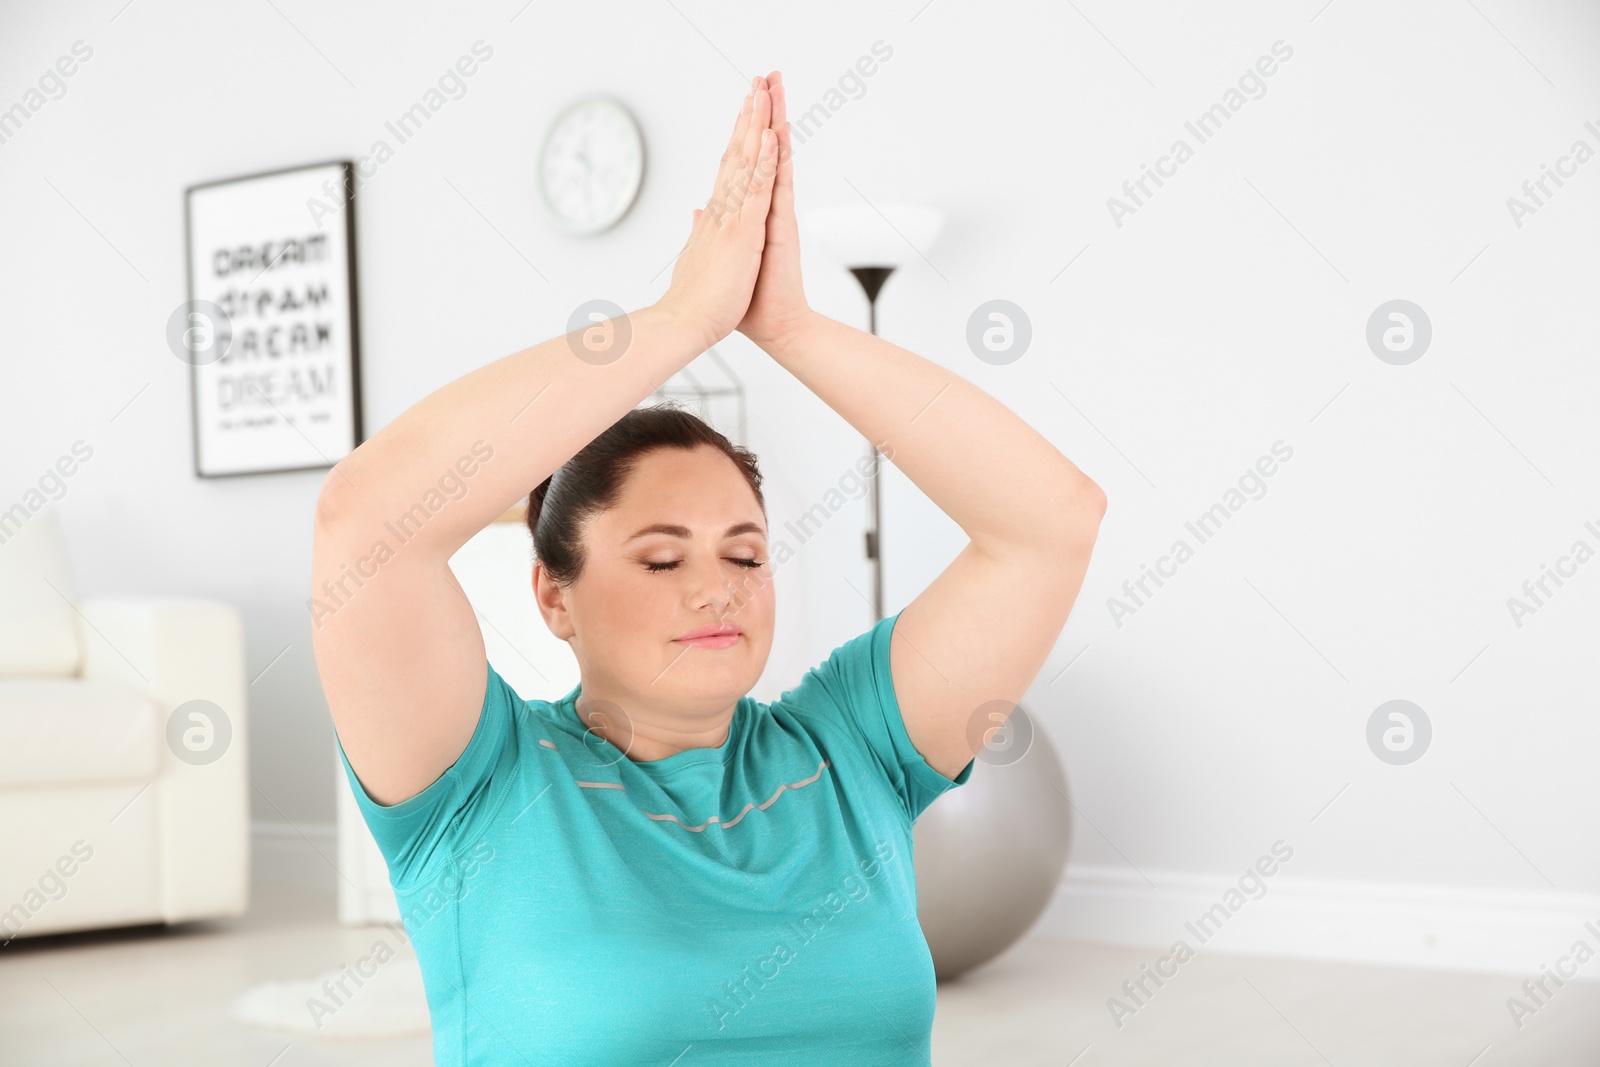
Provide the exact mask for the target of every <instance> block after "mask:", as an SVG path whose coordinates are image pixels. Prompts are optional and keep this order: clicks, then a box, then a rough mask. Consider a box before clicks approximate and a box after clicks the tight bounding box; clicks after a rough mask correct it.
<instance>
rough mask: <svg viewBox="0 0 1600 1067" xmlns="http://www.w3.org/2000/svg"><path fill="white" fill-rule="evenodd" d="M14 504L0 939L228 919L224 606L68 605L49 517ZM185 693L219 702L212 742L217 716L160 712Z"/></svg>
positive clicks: (0, 765)
mask: <svg viewBox="0 0 1600 1067" xmlns="http://www.w3.org/2000/svg"><path fill="white" fill-rule="evenodd" d="M23 512H24V509H22V508H21V506H20V505H19V506H18V507H16V508H13V509H12V510H11V511H9V512H4V513H0V944H3V943H5V942H8V941H10V940H11V939H13V938H17V937H29V936H35V935H39V934H48V933H57V932H60V931H65V930H81V929H88V928H96V927H113V926H128V925H137V924H143V923H169V924H170V923H176V922H182V921H185V920H191V919H206V918H215V917H221V916H234V915H241V914H243V912H244V910H245V908H246V906H247V904H248V897H249V884H250V847H249V845H250V826H249V807H250V796H249V793H250V786H249V776H248V768H249V745H248V718H247V714H246V706H245V696H246V682H245V664H244V637H243V627H242V624H241V620H240V617H239V613H238V611H237V610H236V609H235V608H233V607H232V606H230V605H228V604H225V603H221V602H217V601H210V600H197V599H156V598H131V597H103V598H102V597H90V598H85V599H82V600H78V599H76V598H75V597H74V593H73V587H72V583H71V579H70V573H69V569H68V565H67V556H66V550H65V546H64V543H63V540H62V537H61V532H60V529H59V526H58V524H57V520H56V515H55V512H54V511H53V510H52V509H50V508H48V507H47V508H45V509H44V510H41V511H39V512H38V513H35V514H24V513H23ZM193 700H203V701H209V702H211V703H212V704H214V705H215V706H216V707H218V708H220V709H222V714H223V716H225V717H226V720H227V722H226V727H227V732H228V733H229V735H230V736H229V737H228V739H227V742H226V745H225V746H224V745H222V744H221V743H218V740H217V739H219V738H220V737H221V734H222V731H221V729H218V727H220V726H221V724H220V723H218V722H215V721H212V722H210V723H209V724H208V723H206V722H205V721H204V720H201V719H191V718H189V717H188V715H187V711H189V710H193V709H192V708H191V709H186V714H185V716H184V721H183V722H181V723H178V724H176V725H174V724H173V723H172V722H171V720H172V719H173V712H174V710H175V709H176V708H178V707H179V706H180V705H183V704H185V703H187V702H189V701H193ZM211 719H212V720H215V719H216V716H215V715H212V716H211ZM206 726H209V727H210V728H211V729H212V730H213V731H214V732H213V733H212V734H211V738H212V741H211V744H212V749H211V751H213V752H215V751H220V752H221V755H220V756H218V757H216V758H214V759H212V760H211V761H210V762H202V761H203V760H204V759H206V758H207V757H208V756H209V755H210V753H209V752H204V750H203V745H204V742H205V740H206V735H205V733H204V732H203V731H202V732H194V731H195V730H196V729H197V728H200V727H206ZM169 728H171V730H172V733H173V736H174V737H175V740H174V741H172V742H171V743H170V744H169V740H168V737H169ZM185 730H189V731H191V732H190V733H189V737H188V742H187V744H186V743H185V741H184V740H182V738H183V734H184V731H185ZM172 745H179V746H185V752H186V754H188V755H187V757H186V758H184V759H180V758H179V757H178V755H177V754H176V753H175V750H174V748H173V747H171V746H172ZM197 748H199V749H200V750H201V754H199V755H195V754H193V753H195V751H196V749H197Z"/></svg>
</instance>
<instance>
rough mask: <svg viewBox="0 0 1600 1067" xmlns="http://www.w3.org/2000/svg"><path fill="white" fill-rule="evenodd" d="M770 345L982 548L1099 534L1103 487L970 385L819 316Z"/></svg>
mask: <svg viewBox="0 0 1600 1067" xmlns="http://www.w3.org/2000/svg"><path fill="white" fill-rule="evenodd" d="M767 353H768V354H769V355H770V356H772V358H773V359H774V360H775V361H776V362H777V363H778V364H779V365H781V366H783V367H784V368H785V369H787V370H788V371H789V372H790V373H791V374H793V375H794V376H795V377H796V378H798V379H799V380H800V381H801V382H802V383H803V384H804V385H805V386H806V387H807V388H808V389H810V390H811V391H812V392H813V393H815V394H816V395H817V396H818V397H820V398H821V399H822V400H823V401H824V402H825V403H826V404H827V405H828V406H829V407H831V408H832V409H833V410H834V411H836V412H838V413H839V415H840V416H841V417H843V418H844V420H845V421H846V422H848V423H850V425H851V426H853V427H855V428H856V430H857V431H858V432H860V433H861V435H862V436H863V437H865V438H866V439H867V440H868V441H869V442H871V443H872V444H873V446H874V447H876V448H877V449H878V450H879V451H880V452H882V453H884V455H885V456H886V457H887V458H889V459H890V461H891V462H893V463H894V465H895V466H896V467H898V468H900V470H901V471H903V472H904V473H905V475H906V477H908V478H910V479H911V481H912V482H913V483H915V484H916V486H917V488H918V489H921V490H922V491H923V492H924V493H926V494H927V495H928V497H929V499H931V500H932V501H933V502H934V503H935V504H937V505H938V506H939V509H940V510H941V511H943V512H944V513H945V514H946V515H948V516H950V518H951V519H953V520H955V522H956V523H957V524H958V525H959V526H960V527H961V529H962V530H963V531H964V532H965V533H966V534H967V536H968V537H970V538H971V539H972V541H973V542H974V543H975V544H977V545H979V546H995V547H999V546H1003V545H1018V544H1026V545H1028V546H1030V547H1031V546H1035V545H1040V546H1046V547H1048V546H1051V545H1054V544H1058V543H1059V539H1060V538H1061V537H1063V536H1076V535H1079V534H1081V533H1083V532H1084V531H1087V532H1088V533H1089V534H1090V535H1092V534H1093V532H1094V530H1095V528H1096V525H1097V524H1098V522H1099V519H1100V514H1101V512H1102V511H1103V510H1104V501H1105V498H1104V496H1103V494H1102V493H1101V491H1100V489H1099V487H1098V486H1097V485H1095V483H1094V482H1093V481H1092V480H1091V479H1090V478H1089V476H1088V475H1086V474H1084V473H1083V471H1081V470H1079V469H1078V467H1077V466H1076V465H1075V464H1074V463H1073V462H1072V461H1071V460H1069V459H1068V458H1067V457H1066V456H1064V455H1062V454H1061V452H1060V451H1058V450H1057V449H1056V448H1055V446H1054V445H1052V444H1050V442H1049V441H1047V440H1046V439H1045V438H1044V437H1043V436H1041V435H1040V434H1039V433H1038V432H1037V431H1036V430H1034V429H1033V427H1031V426H1029V425H1028V424H1027V423H1026V422H1024V421H1023V420H1022V419H1021V418H1019V417H1018V416H1017V415H1016V414H1015V413H1013V412H1012V411H1011V410H1010V409H1009V408H1007V407H1006V406H1005V405H1004V404H1002V403H1000V402H999V401H998V400H996V399H995V398H994V397H992V396H990V395H989V394H987V393H985V392H984V391H983V390H981V389H979V388H978V387H977V386H975V385H973V384H972V383H971V382H969V381H967V380H966V379H964V378H962V377H961V376H960V375H958V374H955V373H953V372H951V371H949V370H946V369H945V368H943V367H941V366H939V365H938V364H936V363H933V362H932V361H930V360H927V359H924V358H922V357H921V356H918V355H916V354H915V353H912V352H908V351H906V350H905V349H904V348H901V347H899V346H898V345H895V344H893V343H891V342H889V341H886V340H884V339H883V338H881V337H875V336H873V335H872V334H870V333H867V332H865V331H863V330H858V329H856V328H854V327H852V326H847V325H845V324H843V323H840V322H836V321H834V320H833V319H830V318H827V317H826V316H823V315H820V314H817V313H815V312H813V313H812V314H811V315H810V316H809V317H808V318H807V319H806V323H805V325H804V326H803V327H802V328H800V329H799V330H796V331H795V332H794V333H792V334H790V335H789V337H787V338H785V339H784V340H783V341H781V342H777V343H774V344H773V345H771V346H770V347H768V348H767Z"/></svg>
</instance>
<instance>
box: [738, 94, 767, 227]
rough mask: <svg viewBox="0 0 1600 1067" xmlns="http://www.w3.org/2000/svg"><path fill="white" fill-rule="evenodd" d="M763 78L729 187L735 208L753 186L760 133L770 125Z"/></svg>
mask: <svg viewBox="0 0 1600 1067" xmlns="http://www.w3.org/2000/svg"><path fill="white" fill-rule="evenodd" d="M765 80H766V79H761V81H762V82H763V85H762V87H761V88H758V89H757V90H756V92H755V98H754V100H753V102H752V105H751V111H750V124H749V125H748V126H747V127H746V128H745V147H744V153H743V156H742V158H741V159H740V160H739V168H738V170H737V171H735V173H734V174H733V176H732V186H731V187H730V189H729V200H730V202H731V203H732V204H733V205H734V207H735V209H736V210H737V206H738V204H739V202H740V201H741V200H742V199H743V198H744V197H745V196H747V195H749V191H750V189H751V188H752V187H753V186H754V184H755V181H756V178H757V175H756V173H755V171H756V169H757V167H758V164H759V162H760V157H761V138H762V135H763V134H764V133H765V132H766V131H767V130H769V129H770V128H771V125H772V94H771V93H769V92H767V90H766V87H765V84H764V83H765Z"/></svg>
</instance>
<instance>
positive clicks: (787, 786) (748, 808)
mask: <svg viewBox="0 0 1600 1067" xmlns="http://www.w3.org/2000/svg"><path fill="white" fill-rule="evenodd" d="M539 744H541V745H544V746H545V747H547V748H556V746H555V745H553V744H551V743H550V742H549V741H546V740H543V739H541V740H540V741H539ZM556 751H558V752H559V751H560V749H556ZM827 766H828V761H827V760H823V761H822V762H821V763H819V764H817V773H816V774H813V775H812V776H811V777H809V778H802V779H800V781H798V782H785V783H783V784H782V785H780V786H778V788H777V790H776V791H775V792H774V793H773V794H772V795H771V796H770V797H768V798H767V800H766V803H764V804H757V803H755V802H754V801H751V802H750V803H749V804H746V805H745V806H744V810H742V811H740V812H739V814H737V815H735V816H734V817H733V818H732V819H728V820H724V819H722V818H720V817H718V816H716V815H712V816H711V817H709V818H707V819H706V821H705V822H703V823H701V824H700V825H699V826H690V825H689V824H688V823H686V822H684V821H683V820H682V819H680V818H678V817H677V816H676V815H672V814H669V813H657V812H653V811H645V810H644V809H643V808H640V809H639V813H640V814H641V815H644V816H645V817H646V818H648V819H653V820H655V821H656V822H674V823H677V824H678V825H679V826H681V827H683V828H684V829H685V830H688V831H689V832H690V833H695V834H698V833H700V832H701V831H703V830H704V829H705V828H706V827H708V826H710V825H711V824H712V823H716V824H717V825H718V826H720V827H722V828H723V829H724V830H726V829H728V828H729V827H731V826H737V825H738V824H739V820H740V819H743V818H744V817H745V816H746V815H748V814H750V812H752V811H755V810H760V811H766V810H767V809H768V808H770V807H772V805H773V804H774V803H776V802H777V799H778V798H779V797H781V796H783V794H784V793H785V792H786V791H788V790H791V789H803V788H804V787H806V786H808V785H810V784H812V783H813V782H815V781H817V780H818V779H820V778H821V777H822V772H823V770H824V769H825V768H826V767H827ZM573 781H575V782H577V784H578V785H580V786H582V787H583V788H584V789H619V790H621V791H622V792H624V793H626V792H627V791H628V790H627V787H626V786H624V785H623V784H622V783H621V782H586V781H584V780H583V779H581V778H575V779H573Z"/></svg>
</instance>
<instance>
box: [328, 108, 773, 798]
mask: <svg viewBox="0 0 1600 1067" xmlns="http://www.w3.org/2000/svg"><path fill="white" fill-rule="evenodd" d="M756 83H757V86H758V87H757V88H756V89H755V90H754V92H753V94H752V96H750V97H747V98H746V102H745V106H744V107H743V108H741V111H740V115H739V119H738V121H737V122H736V123H735V127H734V132H733V136H732V137H731V138H730V140H729V143H728V149H727V151H726V152H725V154H724V155H723V159H722V163H721V165H720V167H719V168H718V174H717V181H716V185H715V187H714V188H715V190H716V192H715V193H714V196H713V203H716V204H718V205H719V207H718V208H717V209H715V210H707V211H704V212H700V211H697V212H696V215H695V222H694V226H693V229H692V231H691V233H690V235H689V240H688V242H687V244H686V245H685V246H684V249H683V251H682V252H681V253H680V254H679V257H678V260H677V264H676V266H675V267H674V269H673V275H672V282H671V285H670V286H669V288H668V290H667V293H666V295H665V296H663V297H662V298H661V300H659V301H658V302H656V303H655V304H652V305H650V306H648V307H645V308H642V309H640V310H638V311H636V312H633V313H632V314H630V315H628V316H626V317H625V320H622V321H613V322H610V323H609V324H607V323H602V324H597V325H596V326H594V327H590V328H589V329H590V331H595V333H594V335H595V336H600V337H602V338H603V337H604V336H605V334H604V331H605V330H607V329H610V330H611V331H612V333H611V337H612V338H613V339H616V338H619V335H620V330H622V329H627V330H629V331H631V339H630V340H629V341H628V342H627V346H626V349H625V350H619V351H621V353H622V354H620V355H617V354H615V353H613V352H604V351H602V352H596V351H595V349H594V348H592V347H584V346H583V338H584V333H585V331H578V332H575V333H573V334H567V335H563V336H560V337H554V338H551V339H550V340H548V341H544V342H542V343H540V344H537V345H534V346H533V347H532V348H527V349H524V350H522V351H520V352H517V353H514V354H513V355H510V356H506V357H505V358H503V359H499V360H496V361H495V362H493V363H490V364H488V365H487V366H484V367H480V368H479V369H478V370H475V371H472V372H471V373H469V374H466V375H464V376H462V377H460V378H457V379H456V380H455V381H453V382H450V383H449V384H447V385H445V386H443V387H442V388H440V389H438V390H437V391H435V392H434V393H431V394H430V395H428V396H426V397H424V398H423V399H422V400H420V401H418V402H417V403H416V404H414V405H412V406H411V407H410V408H408V409H406V410H405V411H404V412H402V413H401V414H400V415H399V416H398V417H397V418H395V419H394V421H392V422H391V423H389V424H388V425H387V426H385V427H383V429H381V430H380V431H378V432H377V433H376V434H374V435H373V436H372V437H371V438H370V439H368V440H367V441H365V442H363V443H362V444H361V445H360V447H358V448H356V449H355V450H354V451H353V452H351V453H350V455H348V456H346V457H345V458H344V459H343V460H341V461H340V462H339V463H338V464H336V465H335V466H334V468H333V469H332V471H331V472H330V473H329V474H328V476H327V478H326V479H325V480H324V481H323V485H322V491H321V493H320V494H319V496H318V499H317V508H316V516H315V523H314V531H313V538H312V578H311V585H312V589H311V596H312V646H313V649H314V651H315V655H316V660H317V671H318V673H319V675H320V676H321V679H322V687H323V692H324V694H325V695H326V697H327V701H328V709H329V712H330V713H331V714H332V716H333V721H334V727H335V729H336V730H337V732H338V735H339V742H340V744H341V745H342V746H343V748H344V752H345V756H346V757H347V758H348V759H349V761H350V766H351V768H352V769H353V770H354V771H355V772H356V775H357V777H358V778H359V779H360V781H361V784H362V785H363V786H364V787H365V788H366V791H367V793H368V794H369V795H370V796H371V797H372V798H373V799H374V800H375V801H377V802H378V803H380V804H383V805H386V806H387V805H393V804H398V803H400V802H401V801H403V800H406V799H408V798H410V797H412V796H415V795H416V794H417V793H420V792H421V791H422V790H423V789H425V788H427V787H428V786H429V785H431V784H432V783H433V782H434V781H435V780H436V779H438V777H439V776H440V775H441V774H443V773H444V772H445V771H446V770H447V769H448V768H449V767H450V766H451V764H453V763H454V762H455V761H456V760H457V759H458V758H459V757H460V755H461V753H462V752H463V751H464V750H465V749H466V746H467V742H468V741H469V740H470V739H471V737H472V733H473V730H474V729H476V727H477V723H478V715H479V712H480V710H481V708H482V706H483V698H484V685H485V682H486V680H487V674H488V670H487V661H486V656H485V652H484V647H483V637H482V634H481V632H480V631H479V629H478V624H477V619H476V618H475V616H474V613H473V610H472V606H471V604H470V603H468V601H467V597H466V594H465V593H464V592H463V591H462V589H461V586H460V585H459V583H457V581H456V579H455V576H454V574H452V573H451V571H450V567H449V559H450V557H451V556H452V555H454V554H455V552H456V550H457V549H459V548H460V547H461V546H462V545H464V544H465V543H466V542H467V541H468V540H469V539H470V538H471V537H472V536H473V535H474V534H476V533H477V532H478V531H479V530H482V529H483V528H484V527H486V526H488V525H489V524H490V523H491V522H493V521H494V520H495V519H496V518H498V517H499V516H500V515H501V514H503V513H504V512H505V511H506V510H507V509H508V508H510V507H512V506H513V505H514V504H516V503H517V501H518V500H520V499H522V498H524V497H526V496H527V495H528V493H529V492H531V491H532V490H533V488H534V487H535V486H537V485H538V484H539V483H540V482H542V481H544V480H545V478H547V477H549V476H550V475H551V474H552V473H553V472H554V471H555V470H556V469H557V468H558V467H560V466H561V465H562V464H563V463H565V462H566V461H567V460H568V459H570V458H571V457H572V456H574V455H576V454H577V453H578V452H579V451H580V450H581V449H582V448H583V447H584V446H585V445H586V444H588V443H589V442H590V441H592V440H593V439H594V438H595V437H597V436H599V435H600V433H601V432H603V431H604V430H605V429H606V428H607V427H609V426H610V425H611V424H612V423H614V422H616V421H617V420H618V419H620V418H621V417H622V416H623V415H625V414H627V413H628V412H629V411H631V410H632V409H633V408H634V407H636V406H637V405H638V404H639V403H640V402H641V401H643V400H644V399H645V398H646V397H648V396H649V395H650V394H651V393H652V392H654V390H655V389H656V388H657V387H658V386H659V385H660V384H661V383H662V382H664V381H665V380H666V379H667V378H669V377H671V376H672V375H673V374H674V373H676V372H677V371H678V370H679V369H681V368H682V367H683V366H685V365H686V364H687V363H688V362H689V361H690V360H692V359H694V358H695V357H696V356H698V355H699V354H700V353H701V352H703V351H705V349H706V348H708V347H710V345H712V344H714V343H715V342H716V341H718V340H720V339H721V338H723V337H725V336H727V334H728V333H730V332H732V330H733V329H734V327H735V326H736V325H737V324H738V323H739V321H740V319H741V318H742V317H743V315H744V312H745V309H746V308H747V307H748V305H749V301H750V294H751V291H752V289H753V287H754V285H755V279H756V275H757V272H758V271H759V269H760V264H761V249H762V245H763V242H764V239H765V228H766V214H767V207H768V205H769V203H770V199H771V184H772V182H771V171H772V169H773V167H774V162H773V159H772V157H773V156H774V154H775V153H774V152H773V150H772V147H771V146H772V145H773V144H775V140H776V139H775V138H774V137H772V135H771V133H770V131H769V130H768V126H769V123H770V119H771V104H770V101H769V100H768V98H767V93H766V89H765V81H764V79H757V80H756ZM728 189H737V190H741V191H740V192H739V193H738V194H736V196H735V197H734V199H733V200H729V199H728V197H727V193H726V190H728ZM579 352H583V353H584V358H580V356H579V354H578V353H579Z"/></svg>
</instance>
